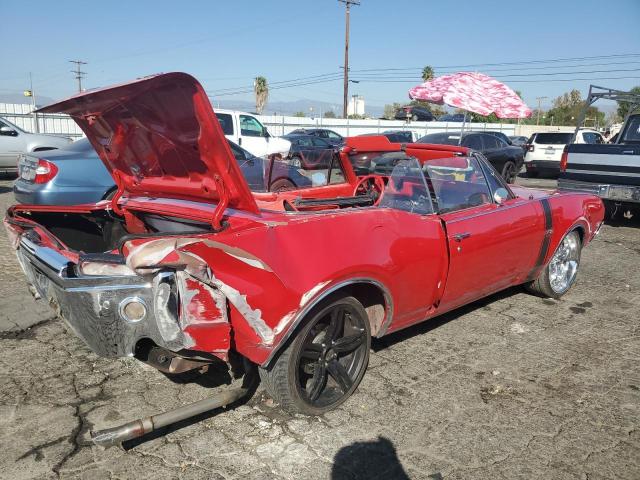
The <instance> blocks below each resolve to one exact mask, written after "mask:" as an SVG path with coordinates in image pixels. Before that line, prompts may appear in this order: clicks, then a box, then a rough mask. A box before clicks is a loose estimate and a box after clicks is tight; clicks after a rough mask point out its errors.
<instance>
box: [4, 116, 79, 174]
mask: <svg viewBox="0 0 640 480" xmlns="http://www.w3.org/2000/svg"><path fill="white" fill-rule="evenodd" d="M72 141H73V140H72V139H71V138H69V137H61V136H59V135H44V134H40V133H29V132H25V131H24V130H22V129H21V128H19V127H16V126H15V125H14V124H13V123H11V122H9V121H8V120H5V119H4V118H0V172H15V171H17V169H18V167H17V165H18V157H19V156H20V155H21V154H23V153H29V152H39V151H42V150H55V149H56V148H63V147H66V146H67V145H69V143H71V142H72Z"/></svg>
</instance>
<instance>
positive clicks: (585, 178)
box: [558, 165, 640, 187]
mask: <svg viewBox="0 0 640 480" xmlns="http://www.w3.org/2000/svg"><path fill="white" fill-rule="evenodd" d="M567 168H568V169H572V170H573V169H574V168H573V165H567ZM576 170H577V169H576ZM582 172H583V173H577V172H560V176H559V177H558V178H562V179H564V180H576V181H579V182H586V183H593V184H596V185H603V184H607V185H629V186H634V187H637V186H640V178H638V177H637V176H633V177H632V176H625V175H603V174H601V173H589V171H588V170H583V171H582Z"/></svg>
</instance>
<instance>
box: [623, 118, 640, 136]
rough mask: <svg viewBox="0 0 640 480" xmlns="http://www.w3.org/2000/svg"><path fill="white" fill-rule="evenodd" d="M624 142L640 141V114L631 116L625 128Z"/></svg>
mask: <svg viewBox="0 0 640 480" xmlns="http://www.w3.org/2000/svg"><path fill="white" fill-rule="evenodd" d="M622 142H623V143H640V115H634V116H633V117H630V118H629V120H628V122H627V128H625V130H624V137H622Z"/></svg>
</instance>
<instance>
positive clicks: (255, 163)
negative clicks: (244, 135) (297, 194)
mask: <svg viewBox="0 0 640 480" xmlns="http://www.w3.org/2000/svg"><path fill="white" fill-rule="evenodd" d="M229 145H230V146H231V150H232V151H233V154H234V156H235V157H236V161H237V162H238V165H240V170H241V171H242V174H243V176H244V178H245V180H246V181H247V184H248V185H249V189H250V190H251V191H253V192H257V193H260V192H280V191H285V190H298V189H301V188H312V187H324V186H326V185H334V184H339V183H345V182H346V180H345V175H344V172H343V170H342V166H341V164H340V158H339V157H338V155H337V154H336V153H335V151H334V150H333V149H329V148H327V149H315V150H305V149H304V148H302V149H299V150H298V151H296V152H295V154H292V155H286V154H285V155H278V156H275V155H269V156H267V157H256V156H255V155H252V154H251V153H249V152H248V151H246V150H244V149H242V148H240V147H239V146H238V145H236V144H234V143H232V142H229Z"/></svg>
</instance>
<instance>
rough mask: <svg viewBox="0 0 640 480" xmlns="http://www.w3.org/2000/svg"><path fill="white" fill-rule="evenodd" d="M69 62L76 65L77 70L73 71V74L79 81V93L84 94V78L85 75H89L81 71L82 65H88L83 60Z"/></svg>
mask: <svg viewBox="0 0 640 480" xmlns="http://www.w3.org/2000/svg"><path fill="white" fill-rule="evenodd" d="M69 62H70V63H75V64H76V69H75V70H71V73H74V74H75V78H76V80H78V91H79V92H82V79H83V78H84V75H86V74H87V72H82V71H80V65H87V62H84V61H82V60H69Z"/></svg>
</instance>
